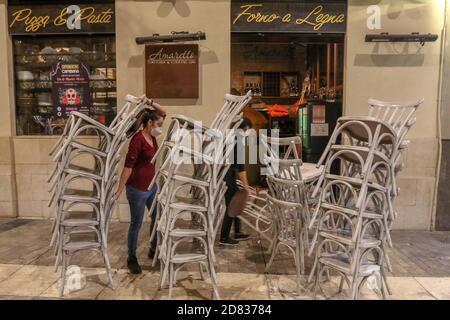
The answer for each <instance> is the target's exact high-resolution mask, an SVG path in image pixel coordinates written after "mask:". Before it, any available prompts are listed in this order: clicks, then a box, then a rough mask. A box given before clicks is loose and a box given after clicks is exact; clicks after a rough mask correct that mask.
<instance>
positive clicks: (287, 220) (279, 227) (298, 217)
mask: <svg viewBox="0 0 450 320" xmlns="http://www.w3.org/2000/svg"><path fill="white" fill-rule="evenodd" d="M267 203H268V208H270V210H271V211H272V217H273V219H274V223H275V230H276V232H277V236H278V239H279V240H282V241H287V242H290V243H293V242H297V241H298V240H300V233H301V228H303V217H302V211H303V207H302V205H301V204H299V203H292V202H286V201H281V200H278V199H276V198H274V197H272V196H270V195H267Z"/></svg>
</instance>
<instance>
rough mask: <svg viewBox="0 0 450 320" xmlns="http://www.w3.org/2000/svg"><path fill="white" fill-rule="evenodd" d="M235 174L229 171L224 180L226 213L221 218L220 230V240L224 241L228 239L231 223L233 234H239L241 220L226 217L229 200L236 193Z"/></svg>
mask: <svg viewBox="0 0 450 320" xmlns="http://www.w3.org/2000/svg"><path fill="white" fill-rule="evenodd" d="M235 174H236V173H235V172H234V171H233V170H229V171H228V173H227V174H226V175H225V179H224V180H225V182H226V185H227V192H226V193H225V203H226V205H227V212H225V215H224V217H223V222H222V230H221V232H220V239H221V240H226V239H228V238H229V237H230V231H231V226H232V224H233V222H234V232H235V233H240V232H241V220H239V218H232V217H229V216H228V208H229V206H230V202H231V199H232V198H233V196H234V194H235V193H236V192H237V191H238V187H237V184H236V176H235Z"/></svg>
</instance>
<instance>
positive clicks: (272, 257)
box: [266, 241, 280, 272]
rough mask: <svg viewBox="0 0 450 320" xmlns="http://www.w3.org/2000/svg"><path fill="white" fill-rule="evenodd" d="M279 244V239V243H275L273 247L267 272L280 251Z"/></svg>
mask: <svg viewBox="0 0 450 320" xmlns="http://www.w3.org/2000/svg"><path fill="white" fill-rule="evenodd" d="M279 246H280V244H279V243H278V241H277V243H276V244H275V246H274V248H273V250H272V255H271V256H270V260H269V263H268V264H267V266H266V272H268V271H269V269H270V267H271V266H272V263H273V260H274V258H275V255H276V254H277V251H278V248H279Z"/></svg>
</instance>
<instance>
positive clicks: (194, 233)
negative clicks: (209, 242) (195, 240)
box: [169, 228, 206, 238]
mask: <svg viewBox="0 0 450 320" xmlns="http://www.w3.org/2000/svg"><path fill="white" fill-rule="evenodd" d="M169 234H170V236H172V237H176V238H181V237H186V238H188V237H189V238H191V237H204V236H206V231H204V230H195V229H179V228H177V229H174V230H172V231H170V233H169Z"/></svg>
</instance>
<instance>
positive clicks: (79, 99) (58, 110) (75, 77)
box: [50, 62, 91, 118]
mask: <svg viewBox="0 0 450 320" xmlns="http://www.w3.org/2000/svg"><path fill="white" fill-rule="evenodd" d="M50 75H51V79H52V96H53V102H54V112H53V113H54V116H55V118H66V117H67V116H68V115H69V113H70V112H71V111H79V112H82V113H84V114H86V115H90V110H91V90H90V86H89V66H87V65H86V64H84V63H63V62H59V63H57V64H55V65H53V67H52V72H51V74H50Z"/></svg>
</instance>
